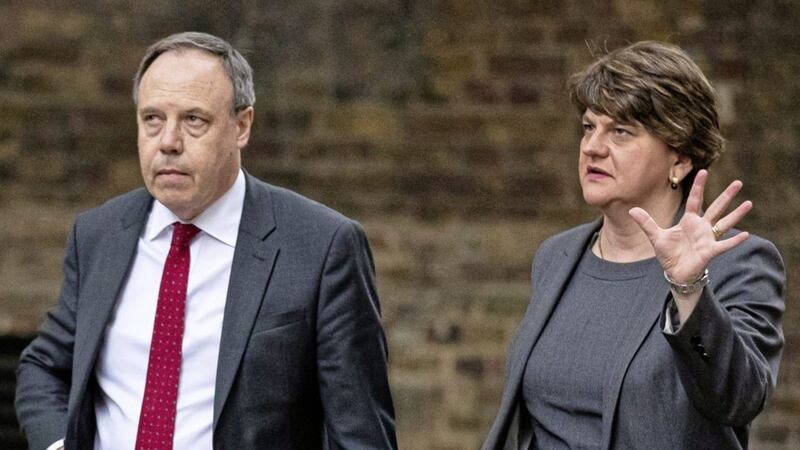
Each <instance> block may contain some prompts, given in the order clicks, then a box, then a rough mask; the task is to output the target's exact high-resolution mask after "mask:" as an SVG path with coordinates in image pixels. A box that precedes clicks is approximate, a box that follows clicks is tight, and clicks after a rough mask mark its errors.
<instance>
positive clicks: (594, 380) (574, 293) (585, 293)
mask: <svg viewBox="0 0 800 450" xmlns="http://www.w3.org/2000/svg"><path fill="white" fill-rule="evenodd" d="M657 266H658V262H657V261H656V259H655V258H650V259H646V260H642V261H637V262H633V263H614V262H609V261H605V260H602V259H600V258H598V257H597V256H596V255H594V253H592V251H591V245H590V246H589V247H587V249H586V250H585V251H584V254H583V256H582V257H581V260H580V262H579V264H578V266H577V268H576V270H575V273H574V274H573V275H572V278H571V280H570V281H569V284H568V286H567V287H566V289H565V290H564V294H563V295H562V297H561V300H560V301H559V302H558V305H557V306H556V308H555V310H554V311H553V315H552V316H551V317H550V320H549V322H548V323H547V326H546V327H545V328H544V330H543V331H542V334H541V337H540V338H539V340H538V341H537V342H536V345H535V346H534V347H533V350H532V351H531V354H530V358H529V360H528V364H527V367H526V369H525V373H524V378H523V398H524V401H525V406H526V407H527V410H528V412H529V416H530V420H531V427H532V429H533V435H534V442H533V448H545V449H558V448H572V449H584V448H587V449H588V448H599V447H600V446H601V439H602V431H601V429H602V419H603V418H602V410H603V404H602V399H603V384H602V382H601V380H604V379H605V378H606V375H607V371H608V370H609V367H608V362H609V361H613V358H612V356H613V352H614V351H615V349H618V348H620V347H621V345H622V344H623V342H622V340H624V339H625V333H624V332H621V331H623V330H624V329H625V327H626V325H627V324H628V323H629V322H630V320H631V319H632V316H633V315H635V314H637V310H640V309H641V308H640V307H639V306H640V305H641V304H642V302H647V301H649V300H650V299H649V298H648V297H647V289H643V288H645V287H646V286H645V285H646V283H647V274H648V273H652V271H653V270H658V267H657ZM564 355H569V357H564Z"/></svg>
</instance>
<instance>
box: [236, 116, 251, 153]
mask: <svg viewBox="0 0 800 450" xmlns="http://www.w3.org/2000/svg"><path fill="white" fill-rule="evenodd" d="M253 115H254V112H253V107H252V106H248V107H247V108H245V109H243V110H241V111H239V112H237V113H236V145H237V146H238V147H239V149H240V150H241V149H243V148H244V147H245V146H247V142H248V141H249V140H250V129H251V127H252V126H253Z"/></svg>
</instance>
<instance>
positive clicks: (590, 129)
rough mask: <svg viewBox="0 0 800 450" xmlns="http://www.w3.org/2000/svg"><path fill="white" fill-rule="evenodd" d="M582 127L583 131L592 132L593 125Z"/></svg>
mask: <svg viewBox="0 0 800 450" xmlns="http://www.w3.org/2000/svg"><path fill="white" fill-rule="evenodd" d="M582 126H583V131H592V130H594V125H592V124H590V123H584V124H583V125H582Z"/></svg>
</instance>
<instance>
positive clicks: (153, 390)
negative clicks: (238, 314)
mask: <svg viewBox="0 0 800 450" xmlns="http://www.w3.org/2000/svg"><path fill="white" fill-rule="evenodd" d="M199 232H200V229H198V228H197V227H196V226H194V225H192V224H190V223H188V224H187V223H178V222H175V223H174V224H173V229H172V244H171V245H170V247H169V254H168V255H167V261H166V262H165V263H164V273H162V274H161V288H160V289H159V291H158V305H157V306H156V318H155V324H154V326H153V340H152V341H151V342H150V361H149V362H148V364H147V380H146V381H145V385H144V399H143V400H142V412H141V414H140V415H139V430H138V432H137V433H136V449H137V450H145V449H146V450H171V449H172V437H173V435H174V434H175V408H176V406H177V403H178V383H179V380H180V375H181V344H182V342H183V326H184V323H183V322H184V316H185V312H186V284H187V281H188V279H189V243H190V242H192V238H194V237H195V235H196V234H197V233H199Z"/></svg>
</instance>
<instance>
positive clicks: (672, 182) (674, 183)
mask: <svg viewBox="0 0 800 450" xmlns="http://www.w3.org/2000/svg"><path fill="white" fill-rule="evenodd" d="M669 181H670V183H669V187H671V188H672V189H673V190H674V189H678V177H672V178H670V180H669Z"/></svg>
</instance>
